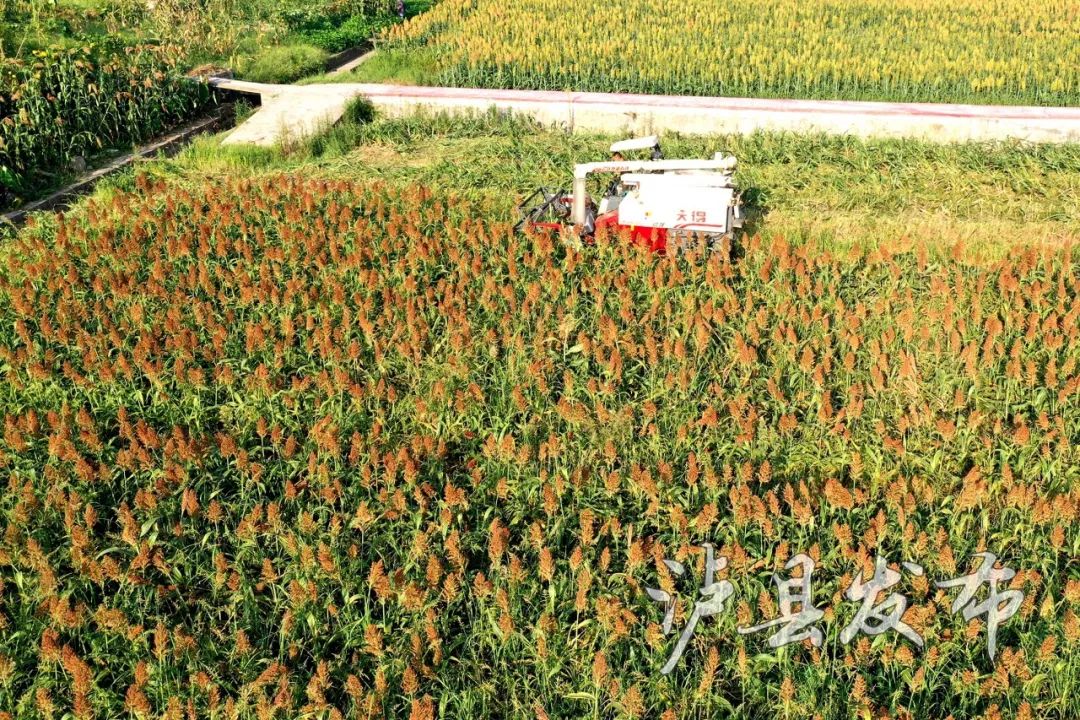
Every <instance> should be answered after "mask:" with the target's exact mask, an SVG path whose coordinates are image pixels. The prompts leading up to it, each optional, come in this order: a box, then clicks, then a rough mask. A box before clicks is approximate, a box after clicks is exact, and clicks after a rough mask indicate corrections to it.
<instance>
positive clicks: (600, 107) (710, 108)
mask: <svg viewBox="0 0 1080 720" xmlns="http://www.w3.org/2000/svg"><path fill="white" fill-rule="evenodd" d="M211 83H212V84H213V85H214V86H215V87H218V88H220V89H224V90H233V91H236V92H243V93H254V94H259V95H261V96H262V99H263V106H262V109H261V110H260V111H259V112H257V113H255V115H253V116H252V117H251V118H249V119H248V120H247V122H245V123H243V124H242V125H240V126H239V127H237V128H236V129H235V130H234V131H233V132H232V133H231V134H230V135H229V137H228V138H226V141H225V142H226V143H229V144H245V143H251V144H257V145H273V144H275V143H276V142H278V141H279V140H281V139H282V138H283V137H298V136H303V135H306V134H309V133H311V132H314V131H315V130H316V129H318V128H320V127H323V126H325V125H326V124H328V123H333V122H335V121H336V120H337V119H338V118H340V117H341V114H342V113H343V112H344V109H345V106H346V105H347V104H348V102H349V101H350V100H351V99H353V98H355V97H359V96H364V97H366V98H368V99H369V100H370V101H371V102H372V104H373V105H374V106H375V107H376V108H377V109H379V110H380V111H381V112H382V113H383V114H384V115H387V116H401V115H407V114H410V113H413V112H416V111H418V110H428V111H436V112H447V113H451V114H461V113H469V112H483V111H485V110H488V109H490V108H492V107H494V108H497V109H499V110H502V111H510V112H514V113H520V114H524V115H529V116H532V117H534V118H535V119H537V120H539V121H541V122H544V123H549V124H554V125H559V126H562V127H565V128H566V129H567V130H571V131H575V130H583V131H599V132H612V133H627V134H640V133H649V132H663V131H680V132H688V133H699V134H710V133H750V132H754V131H758V130H766V131H795V132H824V133H829V134H837V135H849V134H850V135H856V136H859V137H893V138H902V137H913V138H925V139H932V140H941V141H967V140H1008V139H1017V140H1025V141H1030V142H1080V108H1050V107H1017V106H999V105H945V104H926V103H885V102H852V101H833V100H759V99H754V98H721V97H692V96H681V95H631V94H620V93H582V92H558V91H534V90H485V89H473V88H443V87H418V86H405V85H382V84H365V83H333V84H323V85H304V86H294V85H268V84H262V83H250V82H244V81H241V80H232V79H224V78H215V79H211Z"/></svg>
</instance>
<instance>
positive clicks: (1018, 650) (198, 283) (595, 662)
mask: <svg viewBox="0 0 1080 720" xmlns="http://www.w3.org/2000/svg"><path fill="white" fill-rule="evenodd" d="M489 211H490V208H489V207H487V206H486V205H485V204H484V203H483V202H482V201H479V200H469V199H464V198H461V197H456V196H453V195H450V194H435V193H433V192H432V191H430V190H428V189H425V188H424V187H420V186H415V185H413V186H404V187H399V186H396V185H386V184H381V183H378V182H367V181H365V182H350V181H344V180H325V179H303V178H302V177H300V176H297V175H283V176H270V177H263V178H259V179H228V178H223V179H218V180H204V181H202V182H201V183H198V184H190V183H189V184H175V183H166V182H162V181H158V180H154V179H152V178H148V177H145V176H143V177H140V178H139V179H138V180H137V181H136V182H135V183H134V184H133V186H132V187H131V190H130V191H127V192H124V191H120V192H114V193H112V194H111V195H103V196H99V197H98V198H97V199H95V200H92V201H90V202H88V203H86V204H84V205H83V206H81V207H80V208H79V209H78V210H77V211H76V212H73V213H72V214H71V215H70V216H68V217H60V218H57V219H46V220H41V221H39V223H38V225H36V226H35V227H31V228H29V229H27V230H26V231H24V232H22V233H21V234H20V235H19V236H18V237H17V238H15V239H14V240H12V241H11V243H10V244H9V245H8V246H6V247H5V248H4V249H3V252H4V254H5V263H4V266H3V270H2V271H0V278H2V281H0V373H2V374H3V385H2V387H0V404H2V409H0V412H2V413H3V415H4V431H3V435H2V440H0V451H2V452H0V462H2V464H3V466H4V470H5V474H6V476H7V483H6V491H5V492H4V493H3V495H2V498H0V518H2V520H0V525H2V526H3V535H2V540H0V580H2V587H0V625H2V628H0V713H4V716H5V717H17V718H38V717H53V718H63V717H78V718H88V717H97V718H113V717H127V716H130V717H136V718H143V717H147V718H148V717H155V718H156V717H166V718H186V717H214V718H240V717H242V718H249V717H251V718H260V719H261V718H294V717H319V718H337V717H383V716H385V717H401V718H413V719H416V720H420V719H422V718H433V717H446V718H466V717H468V718H489V717H490V718H502V717H506V718H511V717H513V718H517V717H527V718H538V719H542V718H576V717H597V718H600V717H603V718H616V717H618V718H623V717H663V718H665V719H667V718H715V717H739V718H759V717H790V718H807V717H821V718H864V717H883V718H884V717H899V718H932V717H945V716H947V715H950V716H952V717H954V718H970V717H986V718H1061V719H1067V718H1075V717H1076V716H1077V715H1078V714H1080V704H1078V701H1077V695H1076V689H1077V684H1078V681H1080V654H1078V653H1077V644H1078V643H1080V618H1078V615H1077V613H1078V611H1080V561H1078V559H1077V558H1078V555H1080V535H1078V533H1077V531H1076V526H1077V519H1078V518H1077V512H1078V503H1080V491H1078V489H1077V488H1078V479H1080V477H1078V476H1080V457H1078V450H1077V440H1078V437H1080V367H1078V363H1080V322H1078V321H1080V274H1078V271H1077V267H1078V266H1077V264H1076V262H1077V260H1078V259H1080V258H1078V254H1077V252H1076V250H1075V248H1074V247H1072V246H1070V245H1068V244H1064V245H1061V244H1055V245H1050V244H1044V245H1042V246H1041V247H1036V248H1030V249H1025V248H1024V247H1023V246H1022V245H1020V244H1017V245H1016V248H1015V249H1014V251H1013V252H1011V253H1009V254H1008V256H1007V258H1006V259H1005V260H1002V261H999V262H996V263H993V264H974V263H970V262H967V261H965V260H964V259H963V258H962V256H961V255H962V254H961V253H960V252H959V251H957V252H955V253H950V252H947V251H946V252H938V251H936V250H935V251H933V252H929V251H926V250H922V251H913V252H905V253H894V252H892V251H890V250H889V249H888V248H889V244H888V243H887V242H885V241H884V240H883V242H882V243H881V247H880V248H879V249H877V250H873V251H869V252H866V251H860V252H855V253H844V254H832V253H830V252H828V251H825V250H821V249H819V248H817V247H812V246H810V245H803V244H799V243H798V242H791V241H786V240H785V239H784V238H782V237H779V236H770V237H765V238H759V237H751V238H747V239H745V241H742V242H740V243H738V244H737V245H736V247H735V248H734V250H732V251H728V249H727V248H725V249H723V250H722V251H721V252H717V253H713V254H710V255H708V256H704V255H702V254H700V253H696V254H695V253H691V254H685V255H680V256H672V257H656V256H653V255H650V254H648V253H647V252H645V251H643V250H641V249H639V248H637V247H634V246H631V245H627V244H625V243H623V242H621V241H619V240H618V239H617V238H607V237H600V238H598V240H597V243H596V244H595V245H590V246H586V247H584V248H582V249H580V250H575V249H572V248H569V247H567V246H566V245H564V244H563V243H561V242H560V241H558V239H552V238H547V237H542V236H538V237H522V236H515V235H513V234H512V233H511V232H510V230H509V223H508V222H506V221H505V220H504V219H502V218H499V217H498V216H497V215H493V214H492V213H490V212H489ZM704 542H711V543H712V544H714V545H715V547H716V551H717V553H718V555H723V556H725V557H727V558H729V564H728V566H727V568H726V569H724V570H723V571H721V572H720V573H719V574H718V576H717V577H718V578H720V579H724V580H727V581H730V582H731V583H732V585H733V587H734V594H733V596H732V597H731V598H730V600H729V601H728V605H727V607H726V608H725V609H724V611H723V612H721V613H719V614H717V615H715V616H713V617H708V618H705V619H703V620H702V621H701V622H700V623H699V624H698V626H697V631H696V633H695V636H694V639H693V640H692V641H691V642H690V644H689V645H688V647H687V650H686V653H685V654H684V655H683V657H682V658H681V660H680V662H679V664H678V666H677V667H676V668H675V670H674V671H673V672H671V673H670V674H668V675H662V674H661V673H660V669H661V667H662V666H663V665H664V663H665V662H666V661H667V659H668V657H669V656H670V654H671V652H672V649H673V647H674V645H675V642H676V638H677V637H678V635H679V632H680V631H681V630H682V628H684V627H685V625H686V623H687V620H688V618H689V616H690V613H691V604H692V602H693V600H695V599H696V598H697V597H698V596H697V589H698V588H699V587H700V584H701V578H702V577H703V575H704V568H703V564H704V557H705V556H704V552H703V551H702V550H701V548H700V545H701V544H702V543H704ZM984 550H985V551H990V552H993V553H995V554H997V555H998V556H1000V558H1001V559H1002V561H1003V562H1004V563H1005V564H1006V565H1007V566H1008V567H1010V568H1013V569H1015V570H1016V576H1015V577H1014V578H1012V580H1011V581H1009V582H1006V583H1004V584H1003V585H1002V587H1001V588H1000V589H1001V590H1004V589H1005V586H1008V587H1010V588H1012V589H1015V590H1019V591H1022V592H1023V594H1024V597H1023V601H1022V603H1021V604H1020V607H1019V609H1018V612H1017V614H1016V615H1015V616H1013V617H1012V618H1011V619H1009V620H1008V621H1007V622H1005V623H1003V624H1002V625H1001V627H1000V628H999V629H998V633H997V642H998V647H997V655H996V658H995V660H994V661H993V662H991V661H990V659H989V658H988V653H987V630H988V628H987V626H986V623H985V622H983V619H980V618H974V619H972V620H971V621H970V622H967V621H965V620H964V619H963V617H962V616H961V615H958V614H954V613H953V612H952V610H951V605H952V602H953V600H955V599H956V597H957V595H958V590H957V589H955V588H953V589H939V588H936V587H935V586H934V581H940V580H944V579H949V578H955V577H958V576H962V575H965V574H967V573H968V572H970V571H972V569H973V568H974V567H976V565H977V562H976V559H975V558H974V557H973V555H974V553H976V552H979V551H984ZM797 553H807V554H808V555H809V556H810V557H811V558H813V559H814V560H815V561H816V569H815V571H814V574H813V600H814V601H815V603H816V604H817V606H818V607H820V608H821V609H822V610H823V613H824V614H823V617H822V618H821V619H820V620H819V622H818V623H817V624H818V626H819V627H820V628H821V630H822V632H823V636H824V638H823V643H821V646H820V647H814V646H812V645H811V644H810V642H809V641H805V642H803V643H796V644H792V645H788V646H786V647H784V648H782V649H779V650H774V649H773V648H771V647H769V645H768V644H767V642H766V638H767V635H768V632H762V633H754V634H740V633H738V632H737V630H736V626H745V625H753V624H757V623H762V622H765V621H767V620H768V619H770V618H774V617H776V616H777V615H778V613H779V608H778V607H777V602H776V587H775V585H774V584H773V582H772V579H771V573H773V572H778V573H780V574H784V573H785V570H784V565H785V563H786V561H788V560H789V559H790V558H792V557H793V556H795V555H796V554H797ZM878 555H881V556H883V557H886V558H887V559H888V560H889V562H890V563H892V564H893V566H894V567H899V563H900V562H901V561H912V562H917V563H919V564H921V565H922V566H923V567H924V568H925V571H926V572H925V575H924V576H921V577H920V576H914V575H912V574H910V573H906V572H905V573H904V576H903V579H902V581H901V582H900V584H899V585H897V586H896V588H894V590H896V591H898V592H902V593H903V594H904V596H905V597H907V598H908V599H909V601H910V607H909V608H908V609H907V612H906V613H905V614H904V616H903V620H904V622H906V623H907V624H908V625H909V626H910V627H911V628H913V629H914V630H915V631H916V632H918V633H919V634H920V636H921V637H923V638H925V648H923V649H919V648H918V647H916V646H915V645H913V644H912V643H911V642H909V641H908V640H906V639H904V638H903V637H901V636H900V635H898V634H897V633H895V632H887V633H885V634H882V635H879V636H876V637H868V636H865V635H863V636H860V637H859V638H858V639H855V640H853V641H852V642H850V643H849V644H845V643H843V642H842V641H841V640H840V634H841V631H842V628H843V627H844V626H845V625H846V624H847V623H849V622H850V621H851V620H852V618H853V617H854V615H855V612H856V610H857V608H858V605H859V603H857V602H852V601H850V600H849V599H848V598H847V597H846V596H845V590H846V589H847V588H848V586H849V585H850V584H851V582H852V580H854V579H855V578H856V577H858V576H859V575H860V574H861V573H866V575H864V577H869V574H870V573H871V571H872V570H873V565H874V558H875V557H876V556H878ZM665 559H672V560H679V561H681V562H683V563H684V564H685V566H686V573H685V575H684V576H683V577H682V578H676V577H674V576H673V574H672V573H671V572H670V571H669V570H668V569H667V568H668V566H667V565H666V564H665V563H664V562H663V561H664V560H665ZM647 587H653V588H658V587H659V588H666V589H668V590H670V591H673V592H675V593H676V594H677V596H678V598H679V602H678V603H677V605H676V609H675V615H674V630H673V632H672V633H671V634H668V635H665V634H664V633H663V631H662V627H661V623H662V621H663V616H664V608H663V606H661V605H660V604H658V603H656V602H653V601H652V600H650V599H649V596H648V595H647V593H646V588H647ZM980 597H982V596H981V595H980Z"/></svg>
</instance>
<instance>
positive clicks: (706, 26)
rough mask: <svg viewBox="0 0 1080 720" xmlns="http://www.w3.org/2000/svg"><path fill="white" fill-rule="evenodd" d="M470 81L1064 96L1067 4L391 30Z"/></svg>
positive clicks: (824, 7) (642, 6) (454, 10)
mask: <svg viewBox="0 0 1080 720" xmlns="http://www.w3.org/2000/svg"><path fill="white" fill-rule="evenodd" d="M387 38H388V40H390V41H391V43H392V44H402V45H406V46H412V45H421V44H426V45H429V46H431V47H432V48H433V50H434V53H435V55H436V58H437V61H438V64H439V68H440V72H441V80H442V81H443V82H446V83H455V84H463V85H479V86H509V87H529V88H543V89H550V88H574V89H581V90H599V91H608V90H612V91H638V92H655V93H693V94H721V95H749V96H795V97H836V98H850V99H884V100H909V101H928V102H940V101H956V102H962V101H966V102H1003V103H1035V104H1055V105H1072V104H1076V103H1077V102H1078V98H1080V42H1078V41H1077V38H1080V2H1077V0H1057V1H1055V2H1050V3H1030V2H1024V1H1023V0H991V1H990V2H985V1H982V0H899V1H894V0H860V1H859V2H853V3H836V2H830V1H828V0H810V1H808V2H797V1H796V0H750V2H747V3H740V4H737V5H734V4H723V3H716V2H713V1H712V0H687V2H684V3H681V4H679V5H677V6H672V5H670V4H669V3H662V2H660V1H659V0H619V1H618V2H615V3H609V2H597V1H596V0H585V1H584V2H580V3H577V4H575V5H574V7H573V10H572V11H568V10H567V8H566V5H565V4H564V3H561V2H556V1H555V0H518V1H517V2H514V3H504V2H497V1H496V0H446V2H442V3H440V4H438V5H437V6H436V7H435V8H433V9H432V10H431V11H429V12H427V13H424V14H422V15H420V16H418V17H416V18H413V19H412V20H411V21H409V22H408V23H406V24H404V25H402V26H396V27H394V28H392V29H391V30H390V31H389V33H388V35H387Z"/></svg>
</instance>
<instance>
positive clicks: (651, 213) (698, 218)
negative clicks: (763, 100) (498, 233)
mask: <svg viewBox="0 0 1080 720" xmlns="http://www.w3.org/2000/svg"><path fill="white" fill-rule="evenodd" d="M642 152H648V153H649V158H648V159H628V158H627V157H626V156H627V155H628V154H630V153H642ZM736 164H737V163H736V159H735V158H734V157H733V156H731V155H724V154H723V153H716V154H715V155H714V156H713V158H712V159H711V160H665V159H664V157H663V153H662V151H661V149H660V143H659V141H658V139H657V138H656V136H649V137H644V138H632V139H629V140H622V141H620V142H617V143H614V144H613V145H612V146H611V159H610V160H608V161H604V162H593V163H583V164H580V165H576V166H575V167H574V184H573V189H572V191H571V192H569V193H567V192H566V191H565V190H562V189H560V190H554V191H552V190H549V189H548V188H539V189H537V190H536V191H535V192H533V194H532V195H530V196H529V197H528V198H526V200H525V202H523V203H522V204H521V205H520V206H519V207H518V211H519V213H520V215H521V217H520V220H519V221H518V223H517V225H516V226H515V227H516V228H517V229H519V230H525V229H529V230H533V231H544V230H547V231H555V232H558V231H560V230H561V229H562V228H563V227H567V226H570V227H573V228H574V230H575V231H576V232H577V234H578V235H579V236H581V237H584V238H588V237H590V236H592V235H593V234H595V233H596V231H597V230H599V229H600V228H607V229H608V230H609V231H614V232H616V233H618V232H622V231H626V232H627V233H628V235H629V237H630V239H631V240H633V241H634V242H639V243H642V244H645V245H646V246H648V247H650V248H651V249H652V250H654V251H656V252H666V251H667V250H675V249H678V248H681V247H685V246H687V245H689V244H691V243H696V242H697V241H701V240H703V241H705V242H706V243H708V244H709V245H712V244H715V243H716V242H718V241H719V240H721V239H723V238H731V237H733V235H734V233H735V231H736V230H738V229H739V228H741V227H742V224H743V213H742V200H741V197H740V194H739V191H738V188H737V187H736V185H735V181H734V173H735V168H736ZM593 174H613V175H614V176H615V177H614V178H612V180H611V181H610V183H609V184H608V185H607V186H606V190H605V191H604V193H603V196H602V197H601V198H600V202H599V203H597V202H595V201H594V199H593V198H592V197H591V196H590V195H589V193H588V190H587V180H588V178H589V176H590V175H593Z"/></svg>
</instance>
